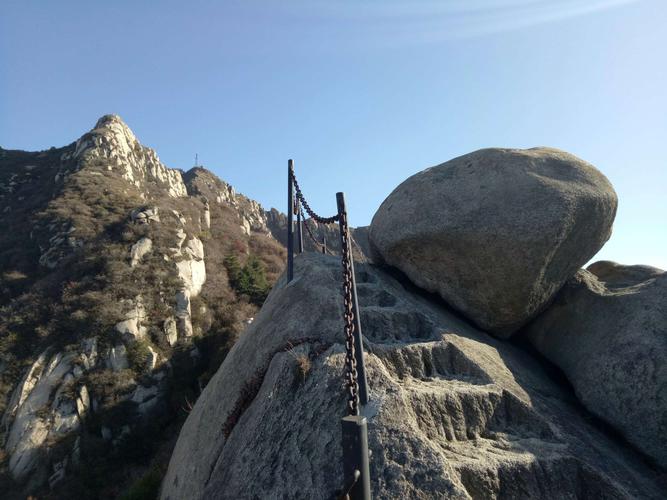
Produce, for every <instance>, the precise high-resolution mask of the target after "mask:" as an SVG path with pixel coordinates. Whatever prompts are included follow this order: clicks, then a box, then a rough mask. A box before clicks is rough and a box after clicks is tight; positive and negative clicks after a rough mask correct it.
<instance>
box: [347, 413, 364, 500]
mask: <svg viewBox="0 0 667 500" xmlns="http://www.w3.org/2000/svg"><path fill="white" fill-rule="evenodd" d="M341 424H342V430H343V443H342V444H343V477H344V478H345V486H344V488H343V491H342V495H341V498H349V499H350V500H371V474H370V469H369V453H368V426H367V423H366V417H362V416H360V415H349V416H347V417H343V419H342V421H341Z"/></svg>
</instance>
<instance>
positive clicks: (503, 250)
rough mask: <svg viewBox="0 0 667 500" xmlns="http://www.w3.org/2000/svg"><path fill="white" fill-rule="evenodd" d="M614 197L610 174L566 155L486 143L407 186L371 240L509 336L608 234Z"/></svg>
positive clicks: (420, 280)
mask: <svg viewBox="0 0 667 500" xmlns="http://www.w3.org/2000/svg"><path fill="white" fill-rule="evenodd" d="M616 205H617V198H616V193H615V192H614V189H613V188H612V186H611V184H610V183H609V181H608V180H607V178H606V177H605V176H604V175H602V174H601V173H600V172H599V171H598V170H596V169H595V167H593V166H592V165H590V164H588V163H586V162H584V161H582V160H580V159H579V158H577V157H575V156H573V155H571V154H569V153H566V152H564V151H559V150H557V149H551V148H534V149H527V150H520V149H482V150H479V151H476V152H474V153H470V154H467V155H464V156H460V157H458V158H454V159H453V160H450V161H448V162H446V163H443V164H442V165H438V166H436V167H432V168H429V169H426V170H424V171H423V172H420V173H418V174H415V175H413V176H412V177H410V178H408V179H407V180H406V181H404V182H403V183H402V184H400V185H399V186H398V187H397V188H396V189H395V190H394V191H393V192H392V193H391V194H390V195H389V197H388V198H387V199H386V200H385V201H384V202H383V203H382V205H381V206H380V208H379V209H378V211H377V213H376V214H375V216H374V217H373V221H372V223H371V228H370V240H371V245H372V248H373V252H374V254H375V260H378V261H383V262H385V263H386V264H389V265H391V266H394V267H396V268H398V269H400V270H401V271H403V272H404V273H405V274H406V275H407V276H408V277H409V278H410V279H411V280H412V281H413V282H414V283H415V284H417V285H418V286H420V287H422V288H424V289H426V290H429V291H431V292H437V293H439V294H440V295H441V296H442V298H443V299H445V300H446V301H447V302H448V303H449V304H450V305H452V306H454V307H455V308H456V309H458V310H460V311H461V312H463V313H464V314H465V315H466V316H468V318H470V319H471V320H472V321H474V322H475V323H476V324H477V325H479V326H480V327H481V328H483V329H484V330H487V331H490V332H492V333H494V334H496V335H498V336H500V337H508V336H510V335H511V334H512V333H513V332H515V331H516V330H517V329H519V328H520V327H521V326H522V325H524V324H525V323H526V322H527V321H528V320H530V319H531V318H532V317H534V316H535V315H536V314H537V313H538V312H539V311H540V310H541V309H542V308H543V307H544V306H545V305H546V304H547V303H548V301H549V300H550V299H551V297H552V296H553V295H554V294H555V293H556V292H557V291H558V290H559V289H560V287H561V286H562V285H563V283H564V282H565V280H567V279H568V278H570V277H571V276H573V275H574V273H575V272H576V271H577V269H578V268H579V267H580V266H581V265H583V264H584V263H585V262H586V261H588V260H589V259H590V258H591V257H592V256H593V255H595V253H596V252H597V251H598V250H599V249H600V248H601V247H602V245H603V244H604V242H605V241H607V239H608V238H609V236H610V234H611V226H612V222H613V220H614V216H615V215H616Z"/></svg>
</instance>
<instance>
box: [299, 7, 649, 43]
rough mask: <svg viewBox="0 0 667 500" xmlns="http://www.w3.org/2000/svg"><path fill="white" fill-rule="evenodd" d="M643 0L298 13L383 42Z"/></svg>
mask: <svg viewBox="0 0 667 500" xmlns="http://www.w3.org/2000/svg"><path fill="white" fill-rule="evenodd" d="M639 1H641V0H469V1H465V0H449V1H447V0H443V1H441V2H434V1H396V0H383V1H379V0H378V1H367V2H354V3H352V2H342V1H337V2H336V1H330V0H329V1H327V2H313V1H309V2H307V3H304V4H301V5H302V7H303V9H301V8H300V9H299V11H298V12H297V14H301V15H307V16H308V17H311V16H312V17H313V18H315V19H314V20H317V19H318V18H319V19H320V20H323V19H326V20H327V21H329V22H331V21H335V20H336V19H338V20H340V21H342V22H344V23H346V24H347V23H349V24H350V25H352V26H350V28H351V29H353V30H354V31H357V32H363V33H364V34H365V35H366V36H367V37H369V38H371V39H372V40H374V41H375V43H379V44H381V45H394V46H395V45H411V44H423V43H437V42H441V41H446V40H449V39H456V38H471V37H479V36H485V35H490V34H493V33H499V32H506V31H514V30H517V29H522V28H528V27H531V26H536V25H540V24H544V23H549V22H555V21H560V20H563V19H568V18H575V17H580V16H585V15H591V14H594V13H596V12H600V11H604V10H609V9H613V8H618V7H621V6H624V5H628V4H632V3H636V2H639Z"/></svg>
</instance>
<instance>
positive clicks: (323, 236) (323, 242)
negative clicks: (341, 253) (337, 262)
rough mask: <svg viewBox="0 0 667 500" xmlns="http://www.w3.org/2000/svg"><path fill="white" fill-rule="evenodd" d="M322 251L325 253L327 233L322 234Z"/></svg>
mask: <svg viewBox="0 0 667 500" xmlns="http://www.w3.org/2000/svg"><path fill="white" fill-rule="evenodd" d="M325 230H326V229H325ZM322 253H327V235H326V234H323V235H322Z"/></svg>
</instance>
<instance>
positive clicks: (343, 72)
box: [0, 0, 667, 269]
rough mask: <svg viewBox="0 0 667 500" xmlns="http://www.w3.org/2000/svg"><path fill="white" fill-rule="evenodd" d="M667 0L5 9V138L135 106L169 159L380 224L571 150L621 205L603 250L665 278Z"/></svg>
mask: <svg viewBox="0 0 667 500" xmlns="http://www.w3.org/2000/svg"><path fill="white" fill-rule="evenodd" d="M665 26H667V2H665V1H664V0H635V1H632V0H627V1H625V0H468V1H465V0H451V1H446V0H443V1H439V2H436V1H418V0H413V1H404V2H398V1H395V0H383V1H357V2H352V1H349V2H343V1H339V0H329V1H320V0H308V1H305V0H304V1H280V2H278V1H272V2H269V1H254V0H244V1H226V2H223V1H218V2H213V1H199V0H194V1H189V2H183V1H163V2H151V1H122V0H116V1H114V2H83V1H67V0H62V1H58V2H53V1H29V0H23V1H14V0H4V1H3V4H2V7H0V145H2V146H3V147H5V148H13V149H29V150H36V149H44V148H48V147H50V146H62V145H65V144H67V143H69V142H71V141H73V140H75V139H76V138H77V137H79V136H80V135H81V134H82V133H84V132H85V131H86V130H88V129H90V128H91V127H92V126H93V125H94V123H95V121H96V120H97V118H99V116H101V115H103V114H106V113H117V114H119V115H121V116H122V117H123V119H124V120H125V121H126V122H127V123H128V125H129V126H130V127H131V128H132V129H133V130H134V132H135V133H136V135H137V136H138V137H139V139H140V140H141V141H142V143H144V144H146V145H148V146H151V147H153V148H155V149H156V150H157V152H158V154H159V155H160V157H161V159H162V161H163V162H165V163H166V164H167V165H168V166H171V167H178V168H184V169H187V168H189V167H190V166H192V164H193V162H194V155H195V153H198V154H199V158H200V160H201V162H202V163H203V164H204V165H205V166H206V167H208V168H210V169H211V170H213V171H214V172H215V173H216V174H218V175H219V176H221V177H222V178H223V179H225V180H226V181H228V182H230V183H231V184H232V185H234V186H235V187H236V188H237V189H238V190H239V191H241V192H243V193H245V194H247V195H248V196H250V197H252V198H254V199H257V200H258V201H260V202H261V203H262V204H263V205H265V206H266V207H271V206H275V207H277V208H279V209H281V210H285V207H284V205H285V193H284V188H285V169H286V162H287V159H288V158H290V157H292V158H294V160H295V162H296V167H297V174H298V176H299V177H300V179H301V184H302V186H303V187H304V190H305V192H306V193H307V195H308V196H309V198H310V199H311V204H312V205H313V206H314V208H315V209H316V210H317V211H318V212H320V213H322V214H323V215H329V214H332V213H333V212H334V211H335V198H334V193H335V191H339V190H341V191H345V192H346V195H347V198H348V205H349V210H350V218H351V221H352V223H353V224H354V225H364V224H368V223H369V222H370V220H371V218H372V216H373V213H374V212H375V210H376V208H377V207H378V206H379V204H380V203H381V202H382V200H383V199H384V198H385V197H386V196H387V195H388V194H389V192H390V191H391V190H392V189H393V188H394V187H395V186H396V185H397V184H399V183H400V182H401V181H402V180H404V179H405V178H406V177H408V176H409V175H411V174H413V173H415V172H417V171H419V170H422V169H424V168H426V167H429V166H432V165H435V164H438V163H441V162H444V161H446V160H448V159H450V158H453V157H455V156H458V155H461V154H464V153H467V152H470V151H473V150H476V149H479V148H482V147H492V146H501V147H518V148H525V147H533V146H540V145H545V146H553V147H558V148H561V149H564V150H567V151H570V152H572V153H574V154H576V155H578V156H580V157H581V158H583V159H585V160H587V161H589V162H591V163H593V164H594V165H596V166H597V167H598V168H599V169H600V170H602V171H603V172H604V173H605V174H606V175H607V176H608V177H609V179H610V180H611V181H612V183H613V184H614V187H615V188H616V191H617V193H618V195H619V199H620V203H619V211H618V215H617V218H616V222H615V227H614V234H613V236H612V238H611V240H610V241H609V242H608V243H607V245H605V247H604V248H603V249H602V251H601V252H600V253H599V254H598V256H597V257H596V258H604V259H611V260H616V261H619V262H622V263H627V264H632V263H643V264H651V265H655V266H658V267H662V268H663V269H667V196H666V195H665V190H666V187H667V165H666V161H667V160H666V159H665V158H666V155H665V145H666V144H667V29H665Z"/></svg>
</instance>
